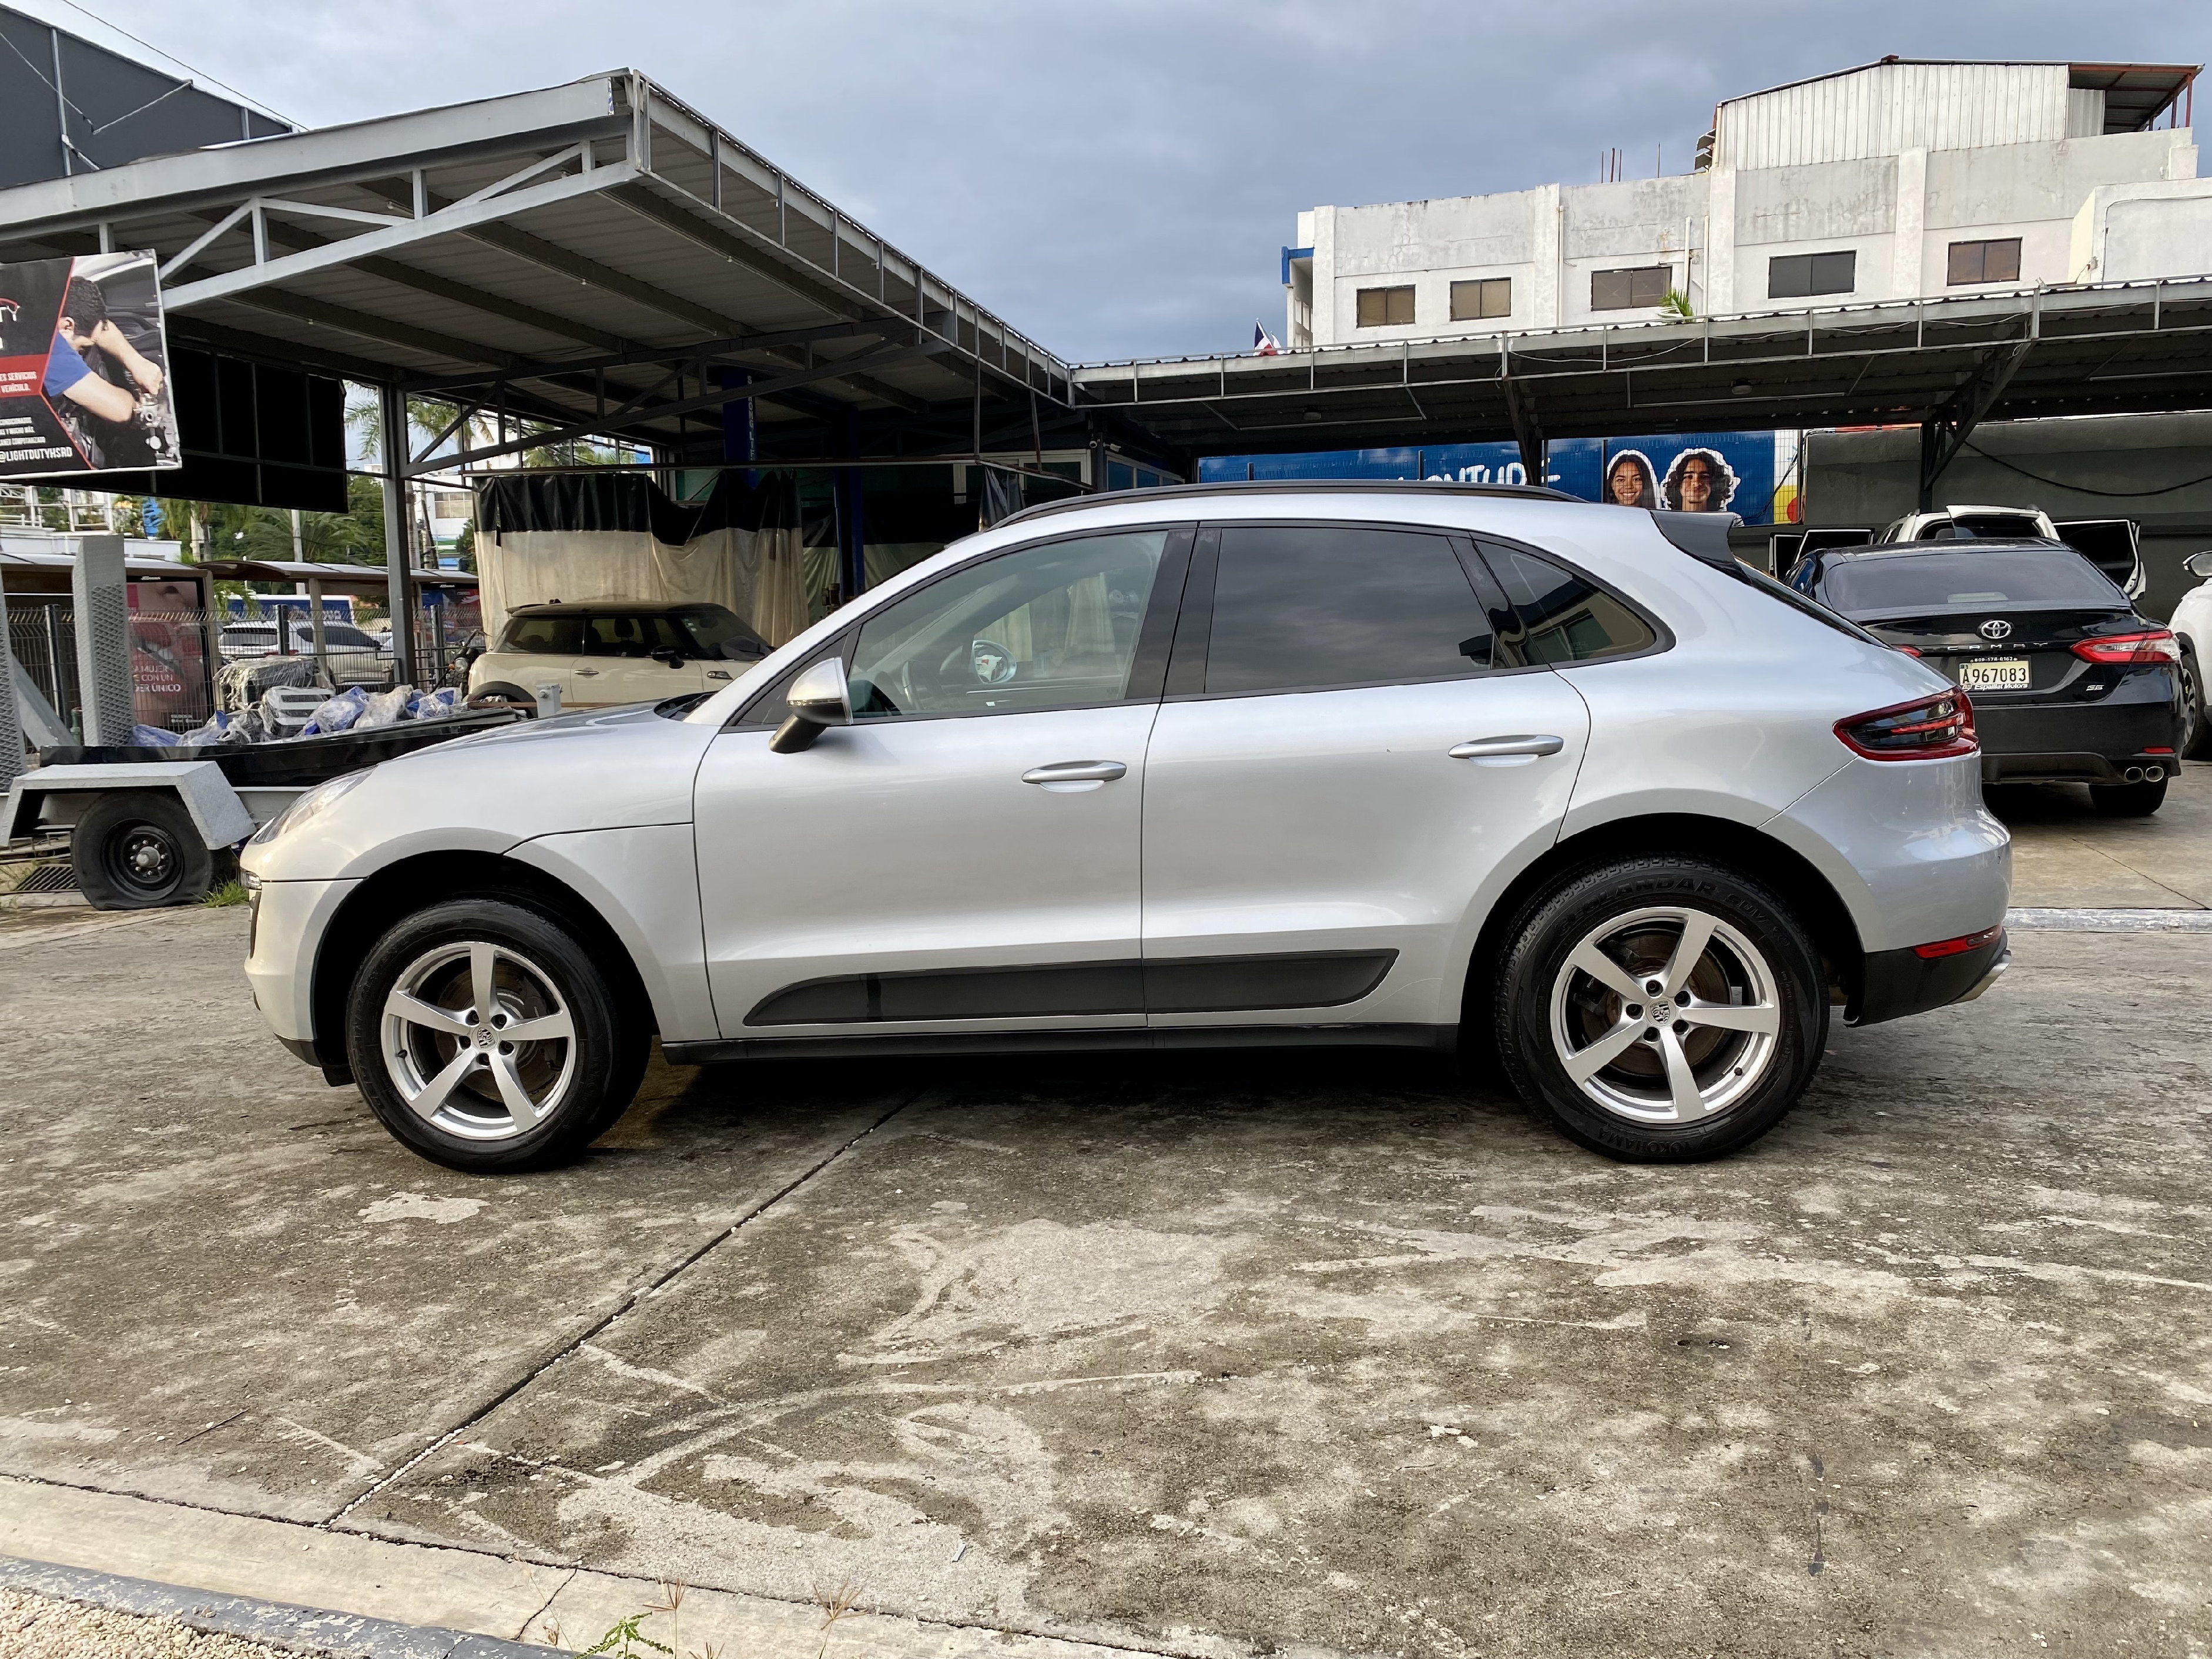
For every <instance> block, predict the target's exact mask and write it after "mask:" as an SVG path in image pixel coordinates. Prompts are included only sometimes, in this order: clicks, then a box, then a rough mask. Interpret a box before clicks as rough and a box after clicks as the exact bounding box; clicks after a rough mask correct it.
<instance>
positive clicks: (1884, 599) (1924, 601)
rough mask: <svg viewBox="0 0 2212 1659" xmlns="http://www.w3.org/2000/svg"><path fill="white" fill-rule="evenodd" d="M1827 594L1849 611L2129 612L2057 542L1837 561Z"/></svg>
mask: <svg viewBox="0 0 2212 1659" xmlns="http://www.w3.org/2000/svg"><path fill="white" fill-rule="evenodd" d="M1820 597H1821V599H1824V600H1826V602H1827V603H1828V604H1830V605H1833V606H1834V607H1835V608H1836V609H1837V610H1838V611H1844V613H1846V614H1847V615H1850V616H1865V615H1868V614H1870V613H1872V612H1875V611H1949V610H1960V609H1984V608H1987V607H1988V606H1990V605H2015V606H2017V605H2053V606H2061V605H2071V606H2081V605H2088V606H2094V607H2096V608H2098V609H2101V610H2112V611H2124V610H2125V609H2126V608H2127V604H2128V602H2127V599H2126V597H2125V596H2124V594H2122V593H2121V592H2120V590H2119V589H2118V588H2117V587H2115V586H2112V582H2111V581H2110V580H2108V579H2107V578H2106V575H2105V574H2104V573H2103V572H2102V571H2100V570H2099V569H2098V568H2097V567H2096V566H2094V565H2093V564H2091V563H2090V562H2088V561H2087V559H2085V558H2083V557H2082V556H2081V555H2080V554H2079V553H2076V552H2075V550H2073V549H2072V548H2070V547H2056V546H2053V547H1996V548H1989V549H1986V550H1982V551H1980V552H1972V553H1970V552H1967V551H1966V550H1964V549H1961V550H1959V551H1958V552H1956V553H1886V554H1881V555H1877V556H1872V557H1862V558H1843V559H1838V560H1837V561H1836V562H1835V563H1833V564H1832V565H1831V566H1830V567H1829V568H1828V570H1827V572H1826V575H1825V576H1824V577H1823V578H1822V580H1821V583H1820Z"/></svg>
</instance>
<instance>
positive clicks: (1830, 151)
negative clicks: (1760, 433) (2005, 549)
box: [1283, 58, 2212, 349]
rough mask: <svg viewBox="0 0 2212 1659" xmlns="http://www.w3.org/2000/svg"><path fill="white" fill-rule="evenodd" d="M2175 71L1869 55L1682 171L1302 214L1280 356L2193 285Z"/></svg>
mask: <svg viewBox="0 0 2212 1659" xmlns="http://www.w3.org/2000/svg"><path fill="white" fill-rule="evenodd" d="M2196 73H2197V70H2195V69H2193V68H2190V67H2186V66H2170V65H2125V64H1974V63H1910V62H1902V61H1899V60H1897V59H1894V58H1885V59H1884V60H1883V61H1882V62H1881V63H1879V64H1868V65H1866V66H1865V67H1863V68H1860V69H1853V70H1844V71H1842V72H1840V73H1838V74H1835V75H1829V76H1821V77H1820V78H1819V79H1817V80H1812V81H1802V82H1796V83H1795V84H1793V85H1790V86H1784V87H1777V88H1773V89H1772V90H1771V91H1767V92H1760V93H1754V94H1751V95H1749V96H1748V97H1743V98H1733V99H1730V100H1728V101H1727V102H1725V103H1723V104H1722V105H1721V106H1719V108H1718V109H1717V111H1716V112H1715V113H1714V121H1713V130H1712V131H1711V133H1709V134H1707V135H1706V137H1705V139H1704V140H1703V141H1702V142H1701V143H1699V159H1698V169H1697V170H1696V171H1695V172H1692V173H1682V174H1678V175H1676V176H1674V177H1671V178H1657V179H1622V180H1620V181H1619V182H1614V183H1606V184H1595V185H1540V186H1538V187H1537V188H1536V189H1534V190H1526V191H1511V192H1507V193H1504V194H1499V195H1492V196H1462V197H1450V198H1447V199H1441V200H1431V201H1422V202H1391V203H1385V204H1381V205H1378V206H1372V207H1321V208H1316V209H1314V210H1312V211H1310V212H1308V213H1301V214H1300V215H1299V216H1298V223H1297V246H1295V247H1288V248H1285V250H1284V252H1283V281H1284V283H1285V286H1286V288H1287V289H1288V290H1289V301H1288V304H1289V315H1288V318H1287V322H1288V326H1289V333H1288V341H1287V343H1289V345H1290V346H1291V347H1292V348H1293V349H1302V348H1304V347H1307V346H1314V345H1337V344H1343V343H1349V342H1353V341H1360V342H1366V341H1388V340H1400V339H1416V340H1424V339H1434V338H1437V337H1449V336H1462V335H1469V334H1483V333H1496V332H1501V331H1508V330H1511V331H1520V330H1524V329H1541V328H1556V327H1571V326H1574V325H1578V324H1583V323H1588V322H1599V323H1605V322H1627V321H1637V320H1641V319H1649V318H1656V317H1660V316H1663V315H1665V314H1666V312H1665V311H1664V310H1662V301H1663V300H1664V298H1665V296H1666V295H1668V293H1669V292H1670V291H1674V292H1678V293H1680V294H1681V295H1686V298H1687V301H1688V304H1689V306H1690V307H1691V308H1692V311H1693V312H1694V313H1695V314H1697V315H1699V316H1705V315H1728V314H1734V313H1751V312H1763V311H1776V310H1790V309H1798V308H1802V307H1809V306H1822V307H1826V306H1834V305H1838V304H1846V303H1850V302H1851V301H1875V300H1897V299H1910V298H1915V297H1918V296H1923V295H1958V294H1960V293H1972V292H1975V291H1985V292H1986V291H2009V290H2012V289H2019V288H2034V287H2037V286H2051V285H2054V284H2060V283H2101V282H2121V281H2133V280H2136V279H2140V278H2145V277H2158V276H2194V275H2199V274H2203V273H2206V272H2212V179H2199V178H2198V177H2197V143H2196V138H2195V135H2194V132H2193V131H2192V129H2191V127H2190V126H2189V125H2188V120H2189V117H2190V113H2191V109H2190V106H2191V86H2192V82H2193V80H2194V77H2195V76H2196Z"/></svg>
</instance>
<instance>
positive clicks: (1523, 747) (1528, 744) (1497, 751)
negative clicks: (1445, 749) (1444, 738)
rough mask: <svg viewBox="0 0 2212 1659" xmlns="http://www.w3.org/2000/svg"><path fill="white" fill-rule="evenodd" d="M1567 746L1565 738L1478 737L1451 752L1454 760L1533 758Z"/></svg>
mask: <svg viewBox="0 0 2212 1659" xmlns="http://www.w3.org/2000/svg"><path fill="white" fill-rule="evenodd" d="M1566 746H1567V740H1566V739H1565V738H1553V737H1541V736H1532V735H1522V736H1519V737H1511V738H1476V739H1475V740H1474V742H1473V743H1462V744H1459V745H1458V746H1457V747H1456V748H1455V749H1453V750H1450V754H1451V757H1452V758H1453V759H1454V760H1498V759H1502V758H1504V757H1507V756H1510V755H1526V756H1528V757H1531V758H1532V759H1533V758H1534V757H1536V756H1538V755H1556V754H1558V753H1559V750H1562V749H1565V747H1566Z"/></svg>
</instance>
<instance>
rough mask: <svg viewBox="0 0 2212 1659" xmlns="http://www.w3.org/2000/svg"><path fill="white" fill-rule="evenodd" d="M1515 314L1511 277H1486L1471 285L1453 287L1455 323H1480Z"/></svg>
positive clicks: (1455, 285) (1452, 315)
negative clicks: (1488, 319)
mask: <svg viewBox="0 0 2212 1659" xmlns="http://www.w3.org/2000/svg"><path fill="white" fill-rule="evenodd" d="M1512 314H1513V279H1512V278H1511V277H1510V276H1484V277H1480V278H1478V279H1477V280H1476V281H1474V282H1471V283H1453V284H1452V285H1451V319H1452V321H1454V322H1455V323H1467V322H1474V321H1478V320H1480V319H1482V318H1485V317H1510V316H1511V315H1512Z"/></svg>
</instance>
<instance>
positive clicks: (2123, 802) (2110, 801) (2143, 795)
mask: <svg viewBox="0 0 2212 1659" xmlns="http://www.w3.org/2000/svg"><path fill="white" fill-rule="evenodd" d="M2165 804H2166V780H2165V779H2164V778H2160V780H2159V781H2157V782H2156V783H2093V784H2091V785H2090V786H2089V805H2090V806H2091V807H2092V808H2093V809H2094V810H2095V811H2097V812H2098V813H2099V814H2100V815H2101V816H2103V817H2108V818H2147V817H2149V816H2150V815H2151V814H2152V813H2154V812H2155V811H2158V809H2159V808H2160V806H2162V805H2165Z"/></svg>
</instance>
